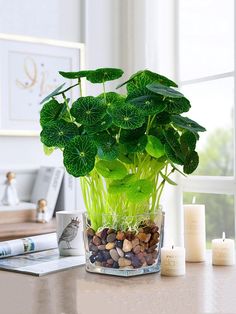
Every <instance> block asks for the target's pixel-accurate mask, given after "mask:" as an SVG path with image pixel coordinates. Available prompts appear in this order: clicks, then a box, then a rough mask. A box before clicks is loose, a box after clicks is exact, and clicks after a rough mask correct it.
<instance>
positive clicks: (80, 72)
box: [59, 70, 93, 79]
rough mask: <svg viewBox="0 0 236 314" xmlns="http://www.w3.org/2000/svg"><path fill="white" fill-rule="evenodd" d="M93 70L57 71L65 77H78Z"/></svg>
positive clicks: (86, 74)
mask: <svg viewBox="0 0 236 314" xmlns="http://www.w3.org/2000/svg"><path fill="white" fill-rule="evenodd" d="M91 72H93V71H91V70H90V71H89V70H88V71H85V70H83V71H78V72H63V71H59V74H60V75H61V76H63V77H65V78H67V79H80V78H82V77H87V76H88V75H89V74H90V73H91Z"/></svg>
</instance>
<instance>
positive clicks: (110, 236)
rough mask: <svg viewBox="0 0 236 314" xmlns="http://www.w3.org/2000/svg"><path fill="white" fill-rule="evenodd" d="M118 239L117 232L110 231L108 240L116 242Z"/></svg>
mask: <svg viewBox="0 0 236 314" xmlns="http://www.w3.org/2000/svg"><path fill="white" fill-rule="evenodd" d="M115 239H116V234H115V233H114V232H113V233H109V234H108V235H107V242H114V241H115Z"/></svg>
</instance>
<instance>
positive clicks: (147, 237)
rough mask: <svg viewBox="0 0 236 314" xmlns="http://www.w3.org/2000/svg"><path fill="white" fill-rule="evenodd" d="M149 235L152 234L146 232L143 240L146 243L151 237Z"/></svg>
mask: <svg viewBox="0 0 236 314" xmlns="http://www.w3.org/2000/svg"><path fill="white" fill-rule="evenodd" d="M151 236H152V235H151V233H147V234H146V239H145V240H144V242H145V243H148V242H149V241H150V239H151Z"/></svg>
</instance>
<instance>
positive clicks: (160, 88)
mask: <svg viewBox="0 0 236 314" xmlns="http://www.w3.org/2000/svg"><path fill="white" fill-rule="evenodd" d="M146 87H147V89H149V90H150V91H151V92H153V93H155V94H158V95H162V96H164V97H171V98H182V97H184V95H183V94H182V93H180V92H178V91H177V90H175V89H173V88H170V87H168V86H164V85H162V84H159V83H156V82H153V83H151V84H148V85H147V86H146Z"/></svg>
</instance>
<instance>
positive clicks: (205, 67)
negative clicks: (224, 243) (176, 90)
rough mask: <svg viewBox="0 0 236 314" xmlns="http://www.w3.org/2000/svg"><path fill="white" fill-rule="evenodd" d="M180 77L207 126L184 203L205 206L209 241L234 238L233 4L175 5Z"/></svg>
mask: <svg viewBox="0 0 236 314" xmlns="http://www.w3.org/2000/svg"><path fill="white" fill-rule="evenodd" d="M175 9H176V26H177V28H176V35H177V39H176V48H177V52H178V53H177V55H178V58H177V78H178V81H179V86H180V88H181V90H182V91H183V93H184V94H185V95H186V97H188V98H189V99H190V101H191V103H192V105H193V108H192V109H191V110H190V111H189V112H188V113H186V116H188V117H189V118H192V119H193V120H196V121H197V122H199V123H200V124H202V125H203V126H204V127H205V128H206V129H207V132H205V133H204V134H202V135H201V139H200V141H199V144H198V147H197V150H198V152H199V155H200V165H199V168H198V169H197V171H196V172H195V173H194V175H192V176H189V177H188V178H186V179H181V188H182V191H183V201H184V203H189V202H191V199H192V198H193V196H195V197H196V203H204V204H206V221H207V240H208V242H209V241H210V240H211V239H212V238H215V237H219V236H220V235H221V233H222V232H223V231H225V232H226V234H228V236H230V237H235V223H234V222H235V218H236V214H235V213H236V205H235V201H234V200H235V197H236V176H235V155H236V153H235V129H236V121H235V70H234V64H235V59H234V58H235V57H234V42H235V40H234V36H235V34H234V23H235V13H234V12H235V8H234V1H233V0H227V1H224V2H223V1H222V0H179V1H178V4H177V6H176V8H175Z"/></svg>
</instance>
